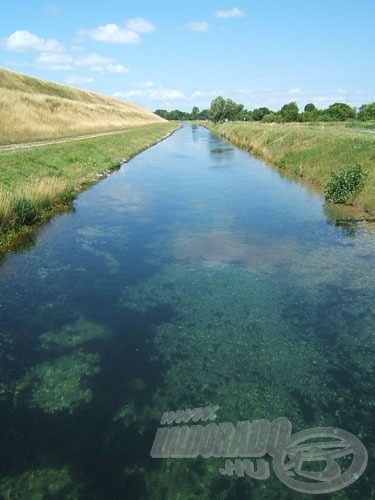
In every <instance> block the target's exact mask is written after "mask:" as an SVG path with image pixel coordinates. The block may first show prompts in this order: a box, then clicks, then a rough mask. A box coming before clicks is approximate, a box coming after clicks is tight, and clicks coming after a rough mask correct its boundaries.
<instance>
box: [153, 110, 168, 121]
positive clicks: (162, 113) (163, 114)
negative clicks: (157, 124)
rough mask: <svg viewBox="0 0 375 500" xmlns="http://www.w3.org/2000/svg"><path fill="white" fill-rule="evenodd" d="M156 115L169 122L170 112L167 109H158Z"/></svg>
mask: <svg viewBox="0 0 375 500" xmlns="http://www.w3.org/2000/svg"><path fill="white" fill-rule="evenodd" d="M154 113H155V115H158V116H161V117H162V118H164V119H165V120H169V112H168V111H167V110H166V109H157V110H156V111H154Z"/></svg>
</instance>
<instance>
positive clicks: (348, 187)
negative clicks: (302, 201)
mask: <svg viewBox="0 0 375 500" xmlns="http://www.w3.org/2000/svg"><path fill="white" fill-rule="evenodd" d="M366 176H367V174H366V172H364V171H363V169H362V167H361V166H360V165H356V166H354V167H353V166H348V167H346V168H343V169H341V170H339V171H338V172H333V173H332V174H331V179H330V180H329V181H328V182H327V184H326V186H325V189H324V192H325V195H326V198H327V200H329V201H332V202H333V203H345V202H346V201H347V200H348V199H349V198H350V197H351V196H352V195H353V194H354V193H355V192H357V191H360V190H361V189H362V188H363V186H364V185H365V180H366Z"/></svg>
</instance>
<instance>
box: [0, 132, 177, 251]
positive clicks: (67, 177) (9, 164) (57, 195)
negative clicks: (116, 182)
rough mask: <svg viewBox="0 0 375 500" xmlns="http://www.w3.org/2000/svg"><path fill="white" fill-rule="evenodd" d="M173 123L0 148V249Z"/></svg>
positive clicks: (160, 136) (13, 243) (161, 135)
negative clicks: (16, 148)
mask: <svg viewBox="0 0 375 500" xmlns="http://www.w3.org/2000/svg"><path fill="white" fill-rule="evenodd" d="M177 128H178V124H176V123H171V122H163V123H155V124H152V125H146V126H142V127H137V128H134V129H132V130H127V131H125V132H123V133H118V132H117V133H114V134H111V135H105V136H102V137H96V138H92V139H87V140H79V141H75V142H67V143H59V144H53V145H48V146H42V147H37V148H32V149H26V150H12V151H6V152H2V153H1V154H0V186H1V187H0V252H3V251H5V250H7V249H10V248H13V247H14V246H17V243H18V242H19V241H20V240H22V239H23V238H24V237H25V235H28V234H30V233H32V232H33V231H34V230H35V227H36V226H37V225H39V224H40V223H42V222H45V221H46V220H48V219H49V218H51V217H52V216H53V215H54V214H56V213H58V212H61V211H64V210H68V209H70V208H71V206H72V201H73V199H74V198H75V196H76V195H77V194H78V193H79V192H81V191H83V190H84V189H86V188H87V187H89V186H90V185H92V184H93V183H95V182H97V181H98V180H99V179H101V178H103V177H105V176H106V175H107V174H108V173H110V172H111V171H112V170H115V169H116V168H118V167H119V166H120V165H121V164H122V163H124V162H126V161H128V160H129V159H130V158H132V157H133V156H135V155H136V154H138V153H140V152H141V151H143V150H145V149H147V148H148V147H150V146H152V145H153V144H156V143H157V142H159V141H161V140H162V139H164V138H165V137H167V136H168V135H170V134H171V133H172V132H174V131H175V130H176V129H177Z"/></svg>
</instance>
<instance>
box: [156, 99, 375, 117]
mask: <svg viewBox="0 0 375 500" xmlns="http://www.w3.org/2000/svg"><path fill="white" fill-rule="evenodd" d="M155 114H157V115H159V116H161V117H162V118H165V119H166V120H210V121H213V122H223V121H262V122H281V123H282V122H319V121H320V122H322V121H347V120H360V121H370V120H375V102H372V103H370V104H363V105H362V106H360V107H359V108H358V109H357V108H354V107H351V106H349V105H348V104H346V103H344V102H335V103H334V104H331V105H330V106H329V107H328V108H326V109H318V108H317V107H316V106H315V104H313V103H308V104H306V106H305V107H304V109H303V111H300V110H299V108H298V105H297V103H296V102H294V101H293V102H289V103H288V104H284V106H282V107H281V109H279V110H278V111H272V110H271V109H268V108H267V107H260V108H255V109H253V110H248V109H245V107H244V105H243V104H238V103H236V102H234V101H233V100H232V99H224V97H222V96H218V97H216V98H215V99H213V100H212V101H211V105H210V108H209V109H203V110H202V111H200V110H199V108H198V107H197V106H194V107H193V109H192V110H191V112H190V113H189V112H187V111H180V110H178V109H175V110H173V111H167V110H166V109H157V110H156V111H155Z"/></svg>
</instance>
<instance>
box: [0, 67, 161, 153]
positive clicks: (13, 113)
mask: <svg viewBox="0 0 375 500" xmlns="http://www.w3.org/2000/svg"><path fill="white" fill-rule="evenodd" d="M163 121H164V120H163V119H162V118H160V117H158V116H157V115H155V114H153V113H151V112H150V111H148V110H146V109H143V108H140V107H139V106H136V105H134V104H131V103H128V102H124V101H120V100H117V99H113V98H110V97H106V96H102V95H100V94H95V93H93V92H87V91H85V90H79V89H75V88H73V87H68V86H66V85H60V84H56V83H51V82H47V81H44V80H39V79H37V78H31V77H29V76H26V75H22V74H20V73H15V72H12V71H8V70H5V69H1V68H0V145H4V144H14V143H20V142H33V141H39V140H43V139H54V138H60V137H72V136H77V135H83V134H89V133H95V132H107V131H113V130H125V129H129V128H134V127H137V126H141V125H146V124H152V123H161V122H163Z"/></svg>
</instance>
